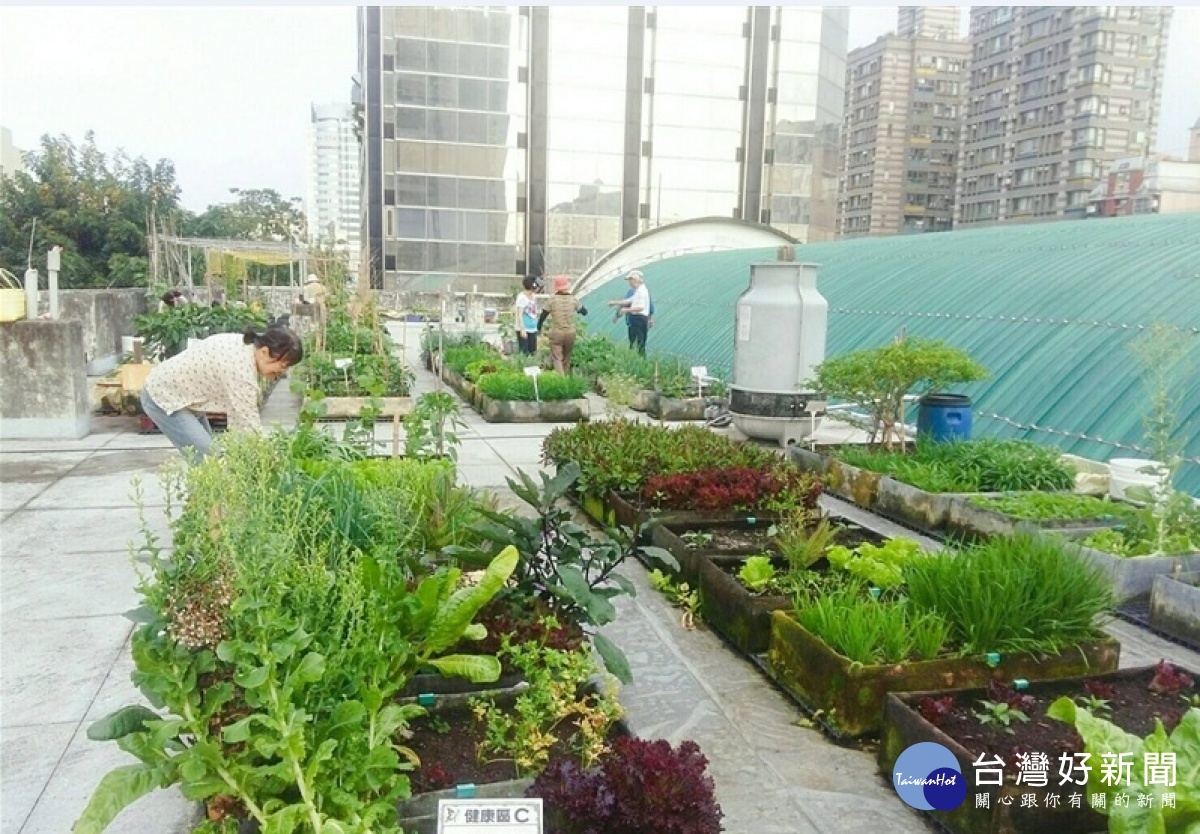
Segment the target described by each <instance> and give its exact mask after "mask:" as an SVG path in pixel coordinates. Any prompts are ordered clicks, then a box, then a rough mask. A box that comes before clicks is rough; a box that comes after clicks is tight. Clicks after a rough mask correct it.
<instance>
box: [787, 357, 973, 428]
mask: <svg viewBox="0 0 1200 834" xmlns="http://www.w3.org/2000/svg"><path fill="white" fill-rule="evenodd" d="M986 377H987V370H986V369H984V368H983V367H982V366H980V365H978V364H976V362H975V361H974V360H973V359H971V357H970V356H969V355H968V354H967V353H966V352H965V351H963V350H960V349H959V348H956V347H953V346H951V345H948V344H946V343H945V342H941V341H938V340H936V339H922V338H919V337H915V336H914V337H909V338H906V339H899V340H897V341H894V342H891V343H889V344H886V345H881V346H880V347H875V348H868V349H866V350H856V351H854V352H852V353H846V354H842V355H841V356H835V357H833V358H832V359H826V360H825V361H824V362H822V363H821V364H820V365H819V366H818V367H817V377H816V380H815V381H814V382H811V383H809V384H810V385H812V386H814V390H816V391H820V392H822V393H823V394H825V396H827V397H831V398H834V399H839V400H846V401H849V402H853V403H858V404H859V405H861V406H862V407H863V408H864V409H866V411H867V413H868V414H870V415H871V419H872V423H873V428H872V432H871V440H872V441H874V440H875V435H876V433H877V432H882V433H883V444H884V446H886V447H887V448H889V449H890V448H892V445H893V441H900V440H902V439H903V438H902V437H901V436H900V434H899V432H898V431H897V428H896V427H897V426H899V425H900V423H901V422H902V421H903V419H904V396H905V395H906V394H918V395H923V394H928V393H931V392H934V391H940V390H942V389H944V388H945V387H946V386H947V385H953V384H956V383H960V382H974V381H976V380H980V379H985V378H986Z"/></svg>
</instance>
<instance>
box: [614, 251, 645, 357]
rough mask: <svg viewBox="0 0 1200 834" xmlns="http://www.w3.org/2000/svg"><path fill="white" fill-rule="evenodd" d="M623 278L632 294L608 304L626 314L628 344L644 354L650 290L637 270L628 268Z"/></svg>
mask: <svg viewBox="0 0 1200 834" xmlns="http://www.w3.org/2000/svg"><path fill="white" fill-rule="evenodd" d="M625 280H627V281H628V282H629V285H630V286H631V287H632V288H633V294H632V295H630V296H629V298H620V299H615V300H613V301H610V302H608V306H609V307H616V308H617V312H618V314H620V313H622V312H623V313H625V314H626V317H627V320H628V321H629V346H630V347H631V348H635V349H636V350H637V352H638V353H640V354H641V355H642V356H645V355H646V336H647V335H649V333H650V290H649V289H648V288H647V287H646V284H645V282H644V281H643V280H642V273H641V272H640V271H639V270H636V269H634V270H630V272H629V274H628V275H626V276H625Z"/></svg>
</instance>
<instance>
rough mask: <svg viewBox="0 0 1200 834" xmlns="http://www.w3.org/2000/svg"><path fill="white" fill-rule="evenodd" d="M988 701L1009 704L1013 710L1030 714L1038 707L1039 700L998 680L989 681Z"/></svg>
mask: <svg viewBox="0 0 1200 834" xmlns="http://www.w3.org/2000/svg"><path fill="white" fill-rule="evenodd" d="M987 691H988V700H989V701H992V702H993V703H997V704H1008V706H1009V707H1010V708H1012V709H1019V710H1020V711H1021V712H1023V713H1026V714H1028V713H1029V711H1030V710H1031V709H1033V708H1034V707H1035V706H1036V705H1037V699H1036V698H1034V697H1033V696H1032V695H1022V694H1021V693H1020V692H1018V691H1017V690H1015V689H1013V688H1012V687H1011V686H1009V685H1008V684H1007V683H1001V682H1000V681H997V680H991V681H988V685H987Z"/></svg>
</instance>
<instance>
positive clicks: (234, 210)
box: [184, 188, 305, 241]
mask: <svg viewBox="0 0 1200 834" xmlns="http://www.w3.org/2000/svg"><path fill="white" fill-rule="evenodd" d="M229 193H230V194H233V195H234V197H235V198H236V199H234V200H233V201H232V202H228V203H219V204H217V205H213V206H209V207H208V208H207V209H205V210H204V212H203V213H201V214H199V215H197V216H196V217H195V218H193V219H192V220H191V221H190V222H188V223H187V224H186V225H185V227H184V228H185V230H186V232H187V234H189V235H191V236H193V237H213V238H231V239H234V240H274V241H286V240H288V238H289V237H295V238H303V236H304V233H305V224H304V213H303V212H302V211H301V210H300V198H299V197H292V198H291V199H285V198H284V197H282V196H281V195H280V194H279V192H278V191H276V190H274V189H273V188H246V189H242V188H231V189H229Z"/></svg>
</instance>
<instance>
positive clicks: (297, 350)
mask: <svg viewBox="0 0 1200 834" xmlns="http://www.w3.org/2000/svg"><path fill="white" fill-rule="evenodd" d="M242 341H243V342H244V343H246V344H248V345H254V346H255V347H256V348H260V347H265V348H266V349H267V353H269V354H270V355H271V358H272V359H282V360H283V361H285V362H287V363H288V367H291V366H292V365H296V364H298V363H299V362H300V360H301V359H303V358H304V345H302V344H301V343H300V337H299V336H297V335H296V334H295V332H294V331H293V330H292V329H291V328H289V327H285V326H284V325H282V324H272V325H271V326H270V327H268V328H267V329H266V330H264V331H263V332H262V333H259V332H258V331H257V330H255V329H254V328H253V327H247V328H246V332H245V333H243V334H242Z"/></svg>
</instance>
